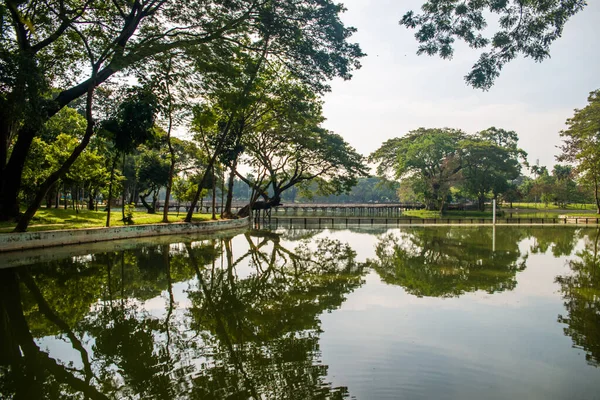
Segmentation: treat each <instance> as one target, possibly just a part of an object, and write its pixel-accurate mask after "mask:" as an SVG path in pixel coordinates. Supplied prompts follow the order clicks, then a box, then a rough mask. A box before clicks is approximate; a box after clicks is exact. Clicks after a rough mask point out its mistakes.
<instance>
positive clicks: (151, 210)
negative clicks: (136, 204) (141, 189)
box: [140, 192, 156, 214]
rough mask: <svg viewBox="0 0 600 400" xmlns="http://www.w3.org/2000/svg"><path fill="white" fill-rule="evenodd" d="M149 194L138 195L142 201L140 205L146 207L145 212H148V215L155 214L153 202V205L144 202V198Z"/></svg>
mask: <svg viewBox="0 0 600 400" xmlns="http://www.w3.org/2000/svg"><path fill="white" fill-rule="evenodd" d="M150 194H151V192H148V193H146V194H143V193H142V194H140V200H141V201H142V204H143V205H144V207H146V211H147V212H148V214H156V208H155V207H154V202H153V203H152V204H153V205H150V204H148V202H147V201H146V197H148V196H150Z"/></svg>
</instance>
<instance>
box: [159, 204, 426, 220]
mask: <svg viewBox="0 0 600 400" xmlns="http://www.w3.org/2000/svg"><path fill="white" fill-rule="evenodd" d="M247 204H248V203H246V202H239V201H236V202H233V204H232V207H231V211H232V212H234V213H236V212H238V211H239V210H240V209H241V208H243V207H244V206H246V205H247ZM157 205H158V207H159V209H162V207H163V205H162V204H161V203H158V204H157ZM189 207H190V205H189V203H181V204H177V203H174V202H170V203H169V210H173V211H185V212H187V211H188V210H189ZM423 208H425V206H424V205H423V204H420V203H393V204H392V203H383V204H377V203H364V204H351V203H344V204H327V203H321V204H318V203H284V204H282V205H280V206H277V207H274V208H272V209H271V210H270V214H271V215H337V216H357V217H370V216H372V217H398V216H400V214H401V213H402V211H407V210H420V209H423ZM212 209H213V206H212V203H211V202H204V203H202V204H200V203H198V204H197V205H196V212H204V213H207V214H210V213H212ZM222 210H223V205H222V204H221V203H220V202H217V203H216V205H215V213H216V214H220V213H221V212H222Z"/></svg>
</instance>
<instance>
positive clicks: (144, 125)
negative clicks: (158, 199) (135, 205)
mask: <svg viewBox="0 0 600 400" xmlns="http://www.w3.org/2000/svg"><path fill="white" fill-rule="evenodd" d="M155 114H156V97H155V96H154V94H153V93H152V92H150V91H148V90H147V89H144V88H141V87H137V88H132V89H130V90H129V91H127V96H126V97H125V99H124V100H123V101H122V102H121V103H120V104H119V106H118V108H117V110H116V112H115V115H113V116H111V118H109V119H107V120H105V121H103V124H102V129H103V131H104V136H105V137H106V138H107V139H109V140H110V141H111V142H112V144H113V154H112V166H111V172H110V185H109V190H108V199H107V204H106V205H107V211H108V212H107V215H106V226H107V227H108V226H110V211H111V201H112V187H113V180H114V175H115V168H116V164H117V159H118V158H119V155H121V156H122V158H123V168H125V156H126V155H127V154H130V153H131V152H133V151H134V150H135V149H136V148H137V147H138V146H139V145H141V144H143V143H147V142H149V141H151V140H153V139H154V136H155V133H156V132H155V129H154V119H155ZM123 190H125V188H123ZM122 207H123V219H125V192H124V191H123V204H122Z"/></svg>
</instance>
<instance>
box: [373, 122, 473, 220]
mask: <svg viewBox="0 0 600 400" xmlns="http://www.w3.org/2000/svg"><path fill="white" fill-rule="evenodd" d="M465 136H466V134H465V133H464V132H462V131H460V130H456V129H449V128H444V129H425V128H419V129H417V130H415V131H411V132H409V133H408V134H407V135H406V136H404V137H402V138H396V139H390V140H388V141H387V142H385V143H384V144H383V145H382V146H381V147H380V148H379V149H377V150H376V151H375V152H373V153H372V154H371V155H370V156H369V161H370V162H372V163H377V164H378V172H380V173H382V172H383V173H385V172H386V171H387V170H390V169H393V171H394V174H395V177H396V178H400V179H401V180H406V179H408V180H409V181H410V185H411V187H412V188H413V191H414V193H417V194H419V195H420V200H421V201H423V202H424V203H425V204H426V205H427V209H428V210H434V209H437V210H440V211H441V210H443V208H444V204H445V203H446V201H447V197H448V195H449V193H450V188H451V187H452V185H453V184H455V183H456V182H458V180H459V179H460V171H461V169H462V165H461V163H460V149H459V143H460V142H461V141H462V140H463V139H464V138H465Z"/></svg>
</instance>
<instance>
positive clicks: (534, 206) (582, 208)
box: [502, 203, 596, 211]
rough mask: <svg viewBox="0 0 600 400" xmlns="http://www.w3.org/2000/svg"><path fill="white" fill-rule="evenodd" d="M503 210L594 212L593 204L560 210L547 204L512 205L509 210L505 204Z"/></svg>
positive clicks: (570, 206) (594, 206)
mask: <svg viewBox="0 0 600 400" xmlns="http://www.w3.org/2000/svg"><path fill="white" fill-rule="evenodd" d="M502 208H503V209H504V210H507V211H513V210H517V209H518V210H520V209H535V210H544V211H548V210H560V211H588V210H589V211H596V205H595V204H567V206H566V208H561V207H559V206H557V205H556V204H552V203H548V206H546V204H545V203H513V208H509V204H508V203H505V204H504V206H503V207H502Z"/></svg>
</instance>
